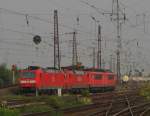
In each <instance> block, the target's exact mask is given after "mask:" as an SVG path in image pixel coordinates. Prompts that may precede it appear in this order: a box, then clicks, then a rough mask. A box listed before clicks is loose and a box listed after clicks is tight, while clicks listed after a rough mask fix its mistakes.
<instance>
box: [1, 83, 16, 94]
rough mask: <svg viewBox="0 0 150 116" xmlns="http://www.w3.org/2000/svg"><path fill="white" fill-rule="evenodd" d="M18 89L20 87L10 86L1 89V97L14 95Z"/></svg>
mask: <svg viewBox="0 0 150 116" xmlns="http://www.w3.org/2000/svg"><path fill="white" fill-rule="evenodd" d="M17 89H18V85H8V86H4V87H1V88H0V96H4V95H8V94H12V93H14V92H16V91H17Z"/></svg>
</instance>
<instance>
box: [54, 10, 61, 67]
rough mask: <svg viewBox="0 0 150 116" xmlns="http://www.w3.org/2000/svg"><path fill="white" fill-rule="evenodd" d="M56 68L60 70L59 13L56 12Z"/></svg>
mask: <svg viewBox="0 0 150 116" xmlns="http://www.w3.org/2000/svg"><path fill="white" fill-rule="evenodd" d="M54 68H57V69H60V49H59V32H58V12H57V10H54Z"/></svg>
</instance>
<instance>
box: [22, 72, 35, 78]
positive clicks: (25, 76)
mask: <svg viewBox="0 0 150 116" xmlns="http://www.w3.org/2000/svg"><path fill="white" fill-rule="evenodd" d="M21 76H22V77H24V78H35V73H34V72H22V73H21Z"/></svg>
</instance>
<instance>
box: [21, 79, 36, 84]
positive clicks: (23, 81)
mask: <svg viewBox="0 0 150 116" xmlns="http://www.w3.org/2000/svg"><path fill="white" fill-rule="evenodd" d="M35 82H36V81H35V80H21V81H20V83H21V84H27V83H29V84H34V83H35Z"/></svg>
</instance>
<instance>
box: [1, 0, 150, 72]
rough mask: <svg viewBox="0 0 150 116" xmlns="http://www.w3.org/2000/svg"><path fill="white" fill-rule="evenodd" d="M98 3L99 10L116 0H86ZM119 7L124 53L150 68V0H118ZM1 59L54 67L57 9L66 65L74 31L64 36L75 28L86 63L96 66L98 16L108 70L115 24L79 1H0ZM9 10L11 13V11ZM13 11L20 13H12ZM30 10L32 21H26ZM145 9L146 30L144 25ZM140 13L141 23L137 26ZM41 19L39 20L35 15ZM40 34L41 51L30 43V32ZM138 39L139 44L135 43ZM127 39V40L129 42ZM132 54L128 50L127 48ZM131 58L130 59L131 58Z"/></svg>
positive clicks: (112, 48) (30, 19)
mask: <svg viewBox="0 0 150 116" xmlns="http://www.w3.org/2000/svg"><path fill="white" fill-rule="evenodd" d="M82 1H86V2H88V3H89V4H91V5H95V6H96V7H97V8H99V10H100V11H102V12H103V10H106V11H111V7H112V5H111V4H112V0H82ZM120 1H121V3H120V5H121V8H122V9H123V8H125V9H126V14H127V18H128V21H127V22H126V23H125V24H124V25H123V29H122V41H123V56H122V58H123V59H122V60H123V61H124V62H127V59H126V60H125V57H124V56H125V55H124V54H125V53H126V54H127V55H130V56H131V59H132V61H136V62H137V64H139V63H141V64H142V65H140V66H139V67H142V68H143V67H144V68H147V69H148V68H149V67H150V65H149V60H150V53H149V50H150V47H149V43H150V40H149V39H150V38H149V36H150V30H148V24H149V18H150V17H149V12H150V8H149V4H150V1H149V0H132V1H131V0H120ZM0 8H4V9H0V34H1V36H0V41H1V42H0V62H7V63H8V64H9V65H11V64H13V63H15V64H19V66H21V67H22V66H27V65H29V64H31V63H32V64H33V65H34V64H38V65H41V66H49V65H51V66H52V65H53V47H52V46H49V44H50V45H52V44H53V40H52V39H53V35H52V34H50V33H53V10H54V9H57V10H58V13H59V23H60V25H59V29H60V30H59V33H60V41H62V43H61V50H62V51H61V53H62V65H68V64H71V43H70V41H69V40H71V39H72V35H61V34H62V33H67V32H72V31H73V28H78V29H79V30H81V32H79V34H78V35H77V38H78V43H79V45H78V49H79V58H80V60H81V61H82V62H83V63H84V64H85V65H92V57H90V56H89V55H91V54H92V49H91V47H94V46H95V45H94V44H92V43H96V41H95V23H94V21H93V20H92V19H91V16H94V17H96V19H97V20H99V21H100V24H101V26H102V36H103V59H105V62H106V67H107V68H109V60H110V55H111V54H114V52H115V50H116V39H115V38H116V25H115V22H111V20H110V16H108V15H105V16H103V15H101V14H99V13H97V12H96V11H95V10H94V9H92V8H90V7H88V6H87V5H85V4H83V3H82V2H81V0H0ZM6 9H9V10H11V11H7V10H6ZM12 11H16V12H17V13H15V12H12ZM20 13H24V14H28V15H29V17H28V20H29V25H27V24H26V17H25V15H24V14H20ZM143 13H145V16H146V18H145V22H146V23H145V25H146V26H145V30H146V32H145V33H144V23H143V16H144V15H143ZM136 15H137V17H138V18H137V24H138V25H136ZM36 17H39V18H40V19H42V21H41V20H39V19H37V18H36ZM77 17H79V19H80V21H79V26H78V27H77V25H76V23H77V22H76V18H77ZM30 33H32V34H39V35H41V36H42V37H43V41H42V43H41V44H40V45H39V46H38V48H39V49H38V51H37V50H36V49H35V47H36V46H35V45H34V43H33V42H32V37H33V35H32V34H30ZM137 42H138V44H139V46H137ZM125 43H128V44H125ZM130 50H131V51H132V54H129V53H130V52H129V51H130ZM128 60H129V59H128Z"/></svg>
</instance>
